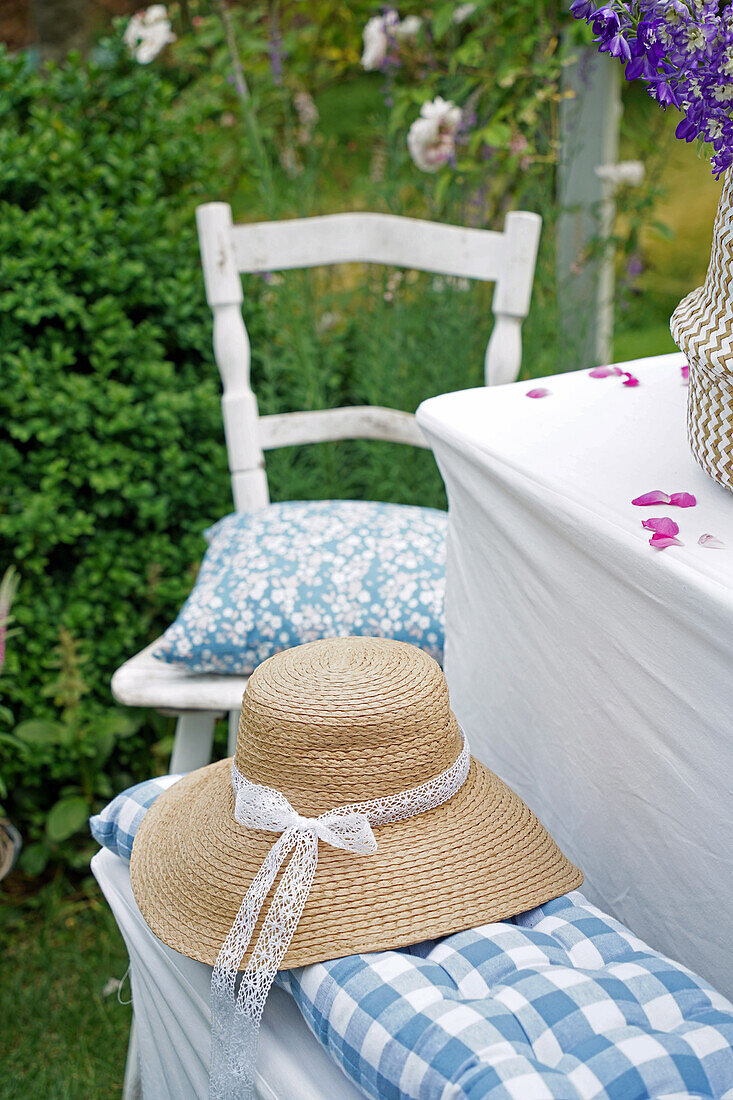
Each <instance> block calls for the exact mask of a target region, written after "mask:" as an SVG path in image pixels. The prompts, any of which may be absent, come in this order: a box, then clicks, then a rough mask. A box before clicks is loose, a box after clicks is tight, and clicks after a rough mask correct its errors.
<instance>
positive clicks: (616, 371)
mask: <svg viewBox="0 0 733 1100" xmlns="http://www.w3.org/2000/svg"><path fill="white" fill-rule="evenodd" d="M623 373H624V372H623V371H622V370H621V368H620V367H594V368H593V370H592V371H588V376H589V377H590V378H612V377H616V378H620V377H621V375H622V374H623Z"/></svg>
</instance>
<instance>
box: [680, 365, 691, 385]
mask: <svg viewBox="0 0 733 1100" xmlns="http://www.w3.org/2000/svg"><path fill="white" fill-rule="evenodd" d="M680 371H681V373H682V383H683V385H685V386H689V384H690V364H689V363H685V365H684V366H683V367H680Z"/></svg>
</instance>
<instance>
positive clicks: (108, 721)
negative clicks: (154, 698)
mask: <svg viewBox="0 0 733 1100" xmlns="http://www.w3.org/2000/svg"><path fill="white" fill-rule="evenodd" d="M141 722H142V719H141V718H140V716H139V715H137V714H130V713H129V712H128V713H126V712H125V711H123V710H112V711H109V713H107V714H103V715H102V717H101V718H99V719H98V720H97V721H96V722H95V723H94V727H93V728H94V729H95V730H96V733H97V734H98V735H99V736H101V737H103V738H104V739H105V740H106V739H107V738H108V737H112V738H115V737H119V738H126V737H132V735H133V733H137V731H138V730H139V729H140V725H141Z"/></svg>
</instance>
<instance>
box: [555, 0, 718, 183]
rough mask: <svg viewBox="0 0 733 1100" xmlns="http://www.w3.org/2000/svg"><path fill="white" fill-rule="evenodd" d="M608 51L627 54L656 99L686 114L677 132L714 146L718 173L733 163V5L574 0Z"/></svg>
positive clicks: (708, 0)
mask: <svg viewBox="0 0 733 1100" xmlns="http://www.w3.org/2000/svg"><path fill="white" fill-rule="evenodd" d="M570 11H571V12H572V14H573V15H574V16H575V18H576V19H583V20H584V21H585V22H586V23H588V24H590V26H591V27H592V29H593V33H594V35H595V36H596V41H597V43H598V49H599V51H600V52H601V53H610V54H611V55H612V56H613V57H618V58H619V59H621V60H623V61H625V62H626V79H627V80H642V81H643V82H644V83H645V84H646V86H647V90H648V92H649V95H650V96H651V97H652V99H655V100H656V101H657V103H659V104H660V105H661V106H662V107H665V108H666V107H675V108H677V110H679V111H680V112H681V114H682V116H683V117H682V119H681V121H680V123H679V125H678V127H677V137H678V138H680V139H681V140H683V141H702V142H704V143H706V144H708V145H709V146H711V147H712V152H711V164H712V168H713V172H714V174H715V175H716V176H719V175H720V173H721V172H724V171H725V170H726V168H728V167H730V166H731V164H733V5H731V4H728V5H727V6H726V7H725V8H723V9H722V10H720V7H719V4H718V0H607V2H606V3H604V4H602V5H600V6H598V7H595V5H594V4H593V3H592V2H588V0H573V3H572V5H571V8H570Z"/></svg>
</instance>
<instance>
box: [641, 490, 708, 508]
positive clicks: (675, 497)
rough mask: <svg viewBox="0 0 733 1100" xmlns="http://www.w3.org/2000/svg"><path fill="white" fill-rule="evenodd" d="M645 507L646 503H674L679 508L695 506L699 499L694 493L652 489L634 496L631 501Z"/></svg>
mask: <svg viewBox="0 0 733 1100" xmlns="http://www.w3.org/2000/svg"><path fill="white" fill-rule="evenodd" d="M631 503H632V504H636V505H637V506H638V507H640V508H643V507H644V505H645V504H674V505H676V507H677V508H694V507H695V505H696V504H697V499H696V498H695V497H694V496H693V495H692V493H672V494H669V493H663V492H662V490H661V489H652V490H651V492H649V493H643V494H642V495H641V496H640V497H634V499H633V500H632V502H631Z"/></svg>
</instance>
